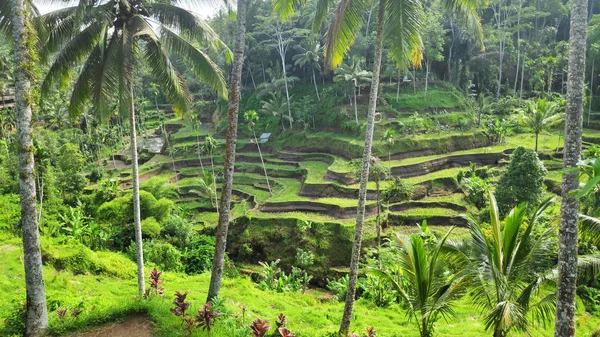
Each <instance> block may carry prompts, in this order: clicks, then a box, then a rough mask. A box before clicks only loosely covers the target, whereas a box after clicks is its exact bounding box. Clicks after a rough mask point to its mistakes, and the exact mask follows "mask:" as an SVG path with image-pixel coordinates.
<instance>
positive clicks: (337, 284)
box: [327, 275, 348, 302]
mask: <svg viewBox="0 0 600 337" xmlns="http://www.w3.org/2000/svg"><path fill="white" fill-rule="evenodd" d="M327 289H329V290H331V291H333V292H334V295H333V297H334V298H335V299H336V300H338V301H340V302H342V301H344V300H346V295H347V294H348V275H345V276H342V277H340V278H339V279H338V280H328V281H327Z"/></svg>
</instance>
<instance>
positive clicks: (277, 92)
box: [257, 67, 298, 131]
mask: <svg viewBox="0 0 600 337" xmlns="http://www.w3.org/2000/svg"><path fill="white" fill-rule="evenodd" d="M267 73H268V74H269V77H270V80H269V81H268V82H264V83H261V84H260V85H259V86H258V89H259V92H258V94H257V97H258V98H259V99H261V104H262V107H261V109H260V110H259V111H260V112H261V113H263V114H265V115H273V116H275V117H279V122H280V125H281V129H282V130H284V131H285V123H284V121H285V120H287V121H288V122H292V121H293V119H292V116H291V115H290V113H289V104H291V103H289V102H288V99H287V96H286V88H288V89H289V86H290V85H291V84H292V83H294V82H296V81H298V78H297V77H294V76H287V77H283V75H282V74H281V71H279V68H278V67H274V68H273V69H270V70H268V71H267ZM291 98H292V96H290V99H291Z"/></svg>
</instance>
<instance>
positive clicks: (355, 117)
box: [352, 85, 358, 125]
mask: <svg viewBox="0 0 600 337" xmlns="http://www.w3.org/2000/svg"><path fill="white" fill-rule="evenodd" d="M353 89H354V91H353V92H352V93H353V98H354V119H356V125H358V104H356V85H355V86H354V88H353Z"/></svg>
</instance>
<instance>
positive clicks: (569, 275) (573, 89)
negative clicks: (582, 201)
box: [554, 0, 588, 337]
mask: <svg viewBox="0 0 600 337" xmlns="http://www.w3.org/2000/svg"><path fill="white" fill-rule="evenodd" d="M587 5H588V1H587V0H573V1H572V2H571V34H570V36H571V37H570V39H569V40H570V47H569V50H570V51H571V52H570V53H569V79H568V90H567V114H566V115H567V116H566V126H565V146H564V149H565V150H564V158H563V168H564V170H565V174H563V177H562V205H561V208H560V231H559V235H558V241H559V247H560V249H559V251H558V280H557V288H558V291H557V295H556V315H555V317H556V321H555V326H554V336H555V337H566V336H575V309H576V308H575V298H576V294H575V292H576V287H577V284H576V282H577V268H576V265H577V236H578V235H577V230H578V214H577V213H578V211H579V203H578V201H577V198H576V197H574V196H572V195H570V194H569V191H572V190H575V189H577V187H578V185H579V181H578V179H577V172H573V171H572V170H573V168H575V167H576V166H577V162H578V161H579V158H580V156H581V133H582V126H583V97H584V76H585V54H586V51H585V49H586V35H587V17H588V15H587V11H588V8H587V7H588V6H587Z"/></svg>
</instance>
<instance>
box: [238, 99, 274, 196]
mask: <svg viewBox="0 0 600 337" xmlns="http://www.w3.org/2000/svg"><path fill="white" fill-rule="evenodd" d="M244 119H245V120H246V123H248V129H250V131H251V132H252V135H253V136H254V143H255V144H256V147H257V148H258V154H259V156H260V162H261V163H262V167H263V171H264V172H265V180H266V181H267V188H268V189H269V194H270V195H273V192H271V184H269V175H268V174H267V168H266V166H265V161H264V160H263V156H262V151H260V143H259V142H258V139H257V138H256V130H255V126H256V122H258V114H257V113H256V111H254V110H249V111H246V113H245V114H244Z"/></svg>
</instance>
